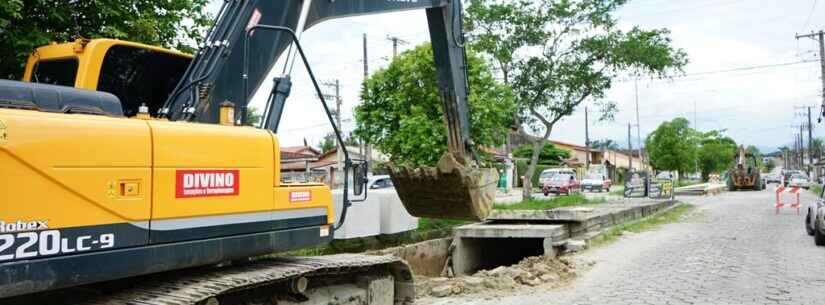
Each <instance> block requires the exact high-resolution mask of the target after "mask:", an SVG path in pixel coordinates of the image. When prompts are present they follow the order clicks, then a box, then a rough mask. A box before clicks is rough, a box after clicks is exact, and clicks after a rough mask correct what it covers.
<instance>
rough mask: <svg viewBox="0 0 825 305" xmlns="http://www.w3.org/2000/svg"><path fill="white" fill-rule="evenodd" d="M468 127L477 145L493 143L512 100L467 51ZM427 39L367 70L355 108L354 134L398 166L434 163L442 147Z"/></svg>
mask: <svg viewBox="0 0 825 305" xmlns="http://www.w3.org/2000/svg"><path fill="white" fill-rule="evenodd" d="M468 51H469V52H468V53H467V66H468V69H467V76H468V78H469V79H468V81H469V85H470V88H471V90H470V95H469V97H468V107H469V115H470V124H471V126H470V129H471V135H472V139H473V141H474V142H475V143H476V145H486V146H497V145H501V143H502V142H503V141H504V136H505V135H506V134H507V132H508V131H509V128H508V127H507V126H509V123H510V120H511V117H512V113H513V109H514V106H513V101H512V95H511V94H510V90H508V88H507V87H506V86H503V85H501V84H500V83H498V82H497V81H496V80H495V79H494V78H493V75H492V74H491V73H490V69H489V67H488V66H487V64H486V63H485V62H484V60H483V59H482V58H481V57H479V56H478V55H477V54H476V53H474V52H472V51H470V50H468ZM437 83H438V82H437V81H436V70H435V64H434V63H433V53H432V48H431V47H430V45H429V43H426V44H422V45H419V46H417V47H416V48H414V49H412V50H409V51H406V52H404V53H402V54H401V55H399V56H398V57H396V58H395V59H394V60H393V61H392V63H390V65H389V67H387V68H386V69H382V70H379V71H377V72H375V73H373V75H371V76H370V77H369V78H368V79H367V80H366V81H365V83H364V86H363V88H362V91H361V99H362V100H363V103H361V105H359V106H357V107H356V108H355V120H356V129H355V132H354V134H355V135H356V136H357V137H359V138H360V139H363V140H365V141H367V142H368V143H374V145H375V146H376V148H378V149H379V150H381V151H382V152H384V153H386V154H388V155H389V157H390V160H391V161H392V162H393V163H395V164H397V165H405V166H413V167H416V166H420V165H435V164H436V163H437V162H438V159H439V158H440V157H441V155H442V154H443V153H444V152H445V151H446V150H447V141H446V139H447V132H446V127H445V126H444V123H443V122H444V120H443V105H442V102H441V95H440V93H439V91H438V87H437Z"/></svg>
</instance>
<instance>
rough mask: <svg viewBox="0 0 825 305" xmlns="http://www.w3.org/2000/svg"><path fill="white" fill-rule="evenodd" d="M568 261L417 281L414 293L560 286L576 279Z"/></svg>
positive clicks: (544, 260) (534, 261)
mask: <svg viewBox="0 0 825 305" xmlns="http://www.w3.org/2000/svg"><path fill="white" fill-rule="evenodd" d="M576 265H580V263H574V262H572V261H570V260H569V259H568V258H566V257H550V256H535V257H528V258H525V259H524V260H522V261H521V262H519V263H518V264H515V265H512V266H501V267H497V268H495V269H492V270H482V271H479V272H476V273H475V274H473V275H472V276H461V277H455V278H444V277H432V278H428V277H416V279H415V283H416V284H415V286H416V287H415V290H416V294H417V296H418V297H419V298H421V297H447V296H454V295H463V294H484V295H506V294H509V293H512V292H515V291H519V290H521V289H527V288H531V287H537V286H542V287H546V286H550V287H555V286H559V285H561V284H563V283H565V282H567V281H569V280H571V279H573V278H575V277H576V273H577V268H576Z"/></svg>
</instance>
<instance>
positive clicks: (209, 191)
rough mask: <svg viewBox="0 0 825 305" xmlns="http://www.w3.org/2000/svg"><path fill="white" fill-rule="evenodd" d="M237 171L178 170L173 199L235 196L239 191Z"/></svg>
mask: <svg viewBox="0 0 825 305" xmlns="http://www.w3.org/2000/svg"><path fill="white" fill-rule="evenodd" d="M240 178H241V177H240V172H239V171H238V170H178V171H176V172H175V181H176V182H175V197H176V198H193V197H212V196H236V195H238V194H239V191H240V185H241V180H240Z"/></svg>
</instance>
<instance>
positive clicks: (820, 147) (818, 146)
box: [808, 138, 825, 160]
mask: <svg viewBox="0 0 825 305" xmlns="http://www.w3.org/2000/svg"><path fill="white" fill-rule="evenodd" d="M808 145H810V147H811V154H812V155H813V156H814V158H816V159H817V160H820V159H822V152H823V151H825V144H823V143H822V139H821V138H813V139H811V143H809V144H808Z"/></svg>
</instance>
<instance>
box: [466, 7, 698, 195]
mask: <svg viewBox="0 0 825 305" xmlns="http://www.w3.org/2000/svg"><path fill="white" fill-rule="evenodd" d="M625 2H626V0H581V1H569V0H536V1H526V0H520V1H507V0H471V1H470V5H469V6H468V8H467V23H468V28H469V30H470V37H471V43H472V46H473V48H475V49H477V50H480V51H482V52H483V53H484V54H486V55H487V56H489V57H491V58H492V59H493V62H494V63H496V64H497V68H499V69H500V71H501V73H502V78H503V79H504V81H505V82H506V83H508V84H509V85H510V86H511V87H512V89H513V93H514V95H515V97H516V105H517V112H516V115H515V116H514V125H515V127H516V128H517V130H518V132H519V133H520V134H521V135H522V136H523V137H525V138H527V139H529V140H530V141H531V143H532V145H533V154H532V156H531V161H530V166H528V168H527V172H526V173H525V175H524V176H525V179H528V177H531V176H532V174H533V173H534V171H535V169H536V165H537V164H538V159H539V155H540V153H541V151H542V147H543V145H544V143H545V140H546V139H549V137H550V135H551V134H552V131H553V127H554V126H555V125H556V123H558V122H559V121H560V120H561V119H563V118H564V117H566V116H569V115H571V114H572V113H573V112H574V111H575V110H576V108H578V106H579V105H581V104H582V103H583V102H585V101H586V100H589V101H592V103H593V104H594V105H595V106H596V107H597V108H599V109H600V111H601V119H607V118H610V117H611V116H612V114H613V113H614V112H615V110H616V106H615V103H612V102H609V101H607V100H606V96H605V94H606V92H607V90H608V89H610V88H611V86H612V84H613V80H614V79H615V78H617V77H618V76H619V75H626V74H627V73H631V74H633V75H636V76H639V75H655V76H659V77H665V76H667V74H668V73H670V72H672V71H680V70H681V68H682V67H683V66H684V65H685V64H686V63H687V56H686V53H685V52H684V51H682V50H677V49H674V48H673V47H672V46H671V41H670V38H668V35H669V32H668V31H667V30H666V29H657V30H642V29H640V28H638V27H633V28H632V29H631V30H629V31H623V30H620V29H618V27H617V20H616V18H614V17H613V12H614V11H615V10H616V9H618V8H619V7H621V6H622V5H623V4H624V3H625ZM525 182H527V181H525ZM531 193H532V190H531V187H530V184H529V183H525V188H524V190H523V193H522V197H523V198H524V199H529V198H531Z"/></svg>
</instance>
